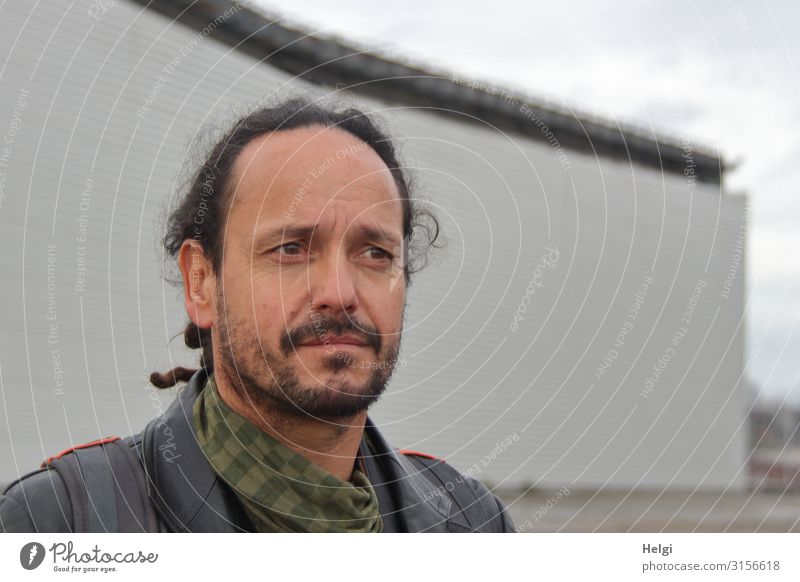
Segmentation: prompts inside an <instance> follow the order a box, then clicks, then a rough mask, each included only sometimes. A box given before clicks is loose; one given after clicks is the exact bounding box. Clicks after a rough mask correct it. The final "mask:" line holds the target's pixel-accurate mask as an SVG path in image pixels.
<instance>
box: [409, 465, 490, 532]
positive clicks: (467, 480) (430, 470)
mask: <svg viewBox="0 0 800 582" xmlns="http://www.w3.org/2000/svg"><path fill="white" fill-rule="evenodd" d="M406 458H408V459H412V460H413V462H414V464H415V465H416V466H417V467H419V469H420V472H421V473H422V475H424V476H425V477H427V478H428V480H430V481H431V482H432V483H433V484H434V485H435V486H436V488H437V490H438V491H440V492H442V493H444V494H446V495H447V496H449V497H450V499H451V500H452V501H453V505H452V507H451V509H450V516H449V518H448V520H447V526H448V529H449V530H450V531H453V532H459V531H471V532H472V531H488V530H489V529H491V528H490V522H491V521H492V520H493V519H494V518H495V517H496V516H495V515H492V514H491V513H490V512H488V511H487V510H486V508H487V505H490V502H491V503H494V496H493V494H492V493H491V492H490V491H489V490H488V489H486V487H485V486H484V485H482V484H481V485H479V486H478V487H473V484H474V483H476V481H475V479H472V478H471V477H468V476H466V475H463V474H461V473H459V472H458V471H457V470H456V469H455V468H453V467H452V466H450V465H448V464H447V463H446V462H445V461H444V460H442V459H436V458H434V457H429V456H420V455H415V454H409V455H406Z"/></svg>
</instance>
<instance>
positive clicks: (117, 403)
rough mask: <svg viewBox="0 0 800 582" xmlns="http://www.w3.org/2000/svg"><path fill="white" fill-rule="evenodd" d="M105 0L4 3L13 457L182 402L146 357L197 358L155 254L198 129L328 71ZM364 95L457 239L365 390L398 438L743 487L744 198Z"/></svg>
mask: <svg viewBox="0 0 800 582" xmlns="http://www.w3.org/2000/svg"><path fill="white" fill-rule="evenodd" d="M90 6H91V3H90V2H86V1H81V2H76V3H74V4H72V5H71V6H70V7H66V6H62V5H60V4H59V3H38V4H36V6H35V8H34V5H33V3H31V2H17V3H6V4H5V5H4V6H3V8H2V10H0V16H1V18H0V47H2V51H1V53H0V54H3V55H5V56H4V61H3V64H2V70H1V71H0V81H1V82H0V110H1V111H3V116H2V118H0V133H2V134H3V136H4V137H3V138H0V139H4V138H9V137H10V142H11V143H7V142H6V143H4V144H0V145H5V146H6V147H7V149H6V150H4V156H3V158H2V161H3V164H4V165H0V171H2V172H4V176H3V180H2V182H0V184H2V191H0V194H2V198H0V233H1V234H0V236H2V241H3V252H2V253H1V254H0V261H1V263H0V265H1V266H2V269H3V274H4V276H3V284H2V285H0V305H3V306H4V307H3V309H2V310H0V382H2V383H1V384H0V388H1V389H2V410H3V413H2V415H0V440H2V442H3V446H2V447H1V448H0V481H9V480H11V479H13V478H15V477H16V476H17V475H18V474H21V473H25V472H27V471H29V470H31V469H33V468H35V467H36V466H37V465H38V463H39V462H40V461H41V460H42V459H43V458H45V457H46V456H49V455H52V454H54V453H56V452H58V451H60V450H61V449H63V448H65V447H67V446H69V445H70V444H71V443H79V442H83V441H87V440H92V439H94V438H97V437H98V436H104V435H108V434H123V435H124V434H128V433H131V432H136V431H138V430H140V429H141V428H142V427H143V426H144V424H145V423H146V421H147V420H148V419H149V418H151V417H152V416H153V415H155V414H157V413H158V412H159V411H160V410H163V409H164V408H165V407H166V406H167V404H168V402H169V400H170V399H171V397H172V396H173V395H174V392H168V393H163V394H160V395H159V394H157V393H156V392H155V391H153V390H152V389H149V388H148V387H147V382H146V380H145V376H146V375H147V374H149V373H150V372H151V371H153V370H166V369H168V368H169V367H171V366H173V365H176V364H178V363H183V364H189V365H192V364H194V362H195V359H196V356H195V354H191V353H189V352H188V351H187V350H186V349H185V348H182V346H181V338H180V337H178V338H177V339H174V340H172V342H171V343H168V342H169V341H170V338H172V337H173V336H175V335H176V334H178V333H179V332H180V330H181V328H182V324H183V322H184V321H185V314H184V310H183V306H182V301H181V300H180V292H179V291H178V290H176V289H175V288H173V287H170V286H168V285H166V284H165V283H163V280H162V268H161V265H160V263H159V256H158V254H157V252H158V248H157V245H158V238H159V236H160V233H159V231H158V228H159V227H160V225H161V223H160V222H159V221H160V220H163V216H164V211H165V205H166V204H167V203H168V201H169V198H170V196H171V195H173V194H174V193H175V192H176V190H177V187H176V182H175V180H176V177H177V174H178V171H179V169H180V168H181V166H182V165H183V164H184V155H185V151H186V146H187V144H188V143H189V142H190V140H191V139H192V138H193V136H195V134H196V132H197V131H198V129H200V128H202V127H204V126H206V125H207V124H208V123H209V122H211V123H215V122H217V123H218V122H220V121H224V120H226V119H228V117H229V114H230V112H231V110H232V109H231V108H234V109H236V110H238V109H241V108H242V107H245V106H247V105H250V104H252V103H254V102H256V101H257V100H259V99H260V98H263V97H264V96H267V95H269V94H271V93H272V92H274V91H278V90H280V89H281V87H282V86H283V85H284V84H285V83H290V86H291V87H292V88H293V90H316V89H314V88H313V87H311V86H309V85H307V84H305V83H301V82H293V81H291V77H290V76H289V75H287V74H285V73H283V72H281V71H279V70H276V69H274V68H272V67H270V66H267V65H264V64H260V63H259V62H257V61H256V60H255V59H253V58H250V57H248V56H245V55H243V54H241V53H237V52H235V51H232V50H230V49H229V48H228V47H227V46H224V45H222V44H219V43H217V42H215V41H213V40H210V39H208V38H200V39H198V38H197V37H196V34H197V33H196V31H193V30H189V29H187V28H186V27H184V26H182V25H180V24H175V23H171V22H170V21H169V20H168V19H166V18H164V17H162V16H161V15H159V14H156V13H154V12H150V11H147V10H143V9H142V8H141V7H140V6H139V5H138V4H133V3H129V2H127V1H125V0H123V1H121V2H119V3H117V4H114V5H112V6H110V8H109V9H108V10H106V11H104V12H102V13H100V14H98V13H96V12H95V13H94V15H95V16H96V17H97V19H99V22H98V21H97V20H96V19H95V18H93V17H92V16H90V14H89V8H90ZM176 58H178V59H179V61H175V59H176ZM170 63H172V64H173V65H175V66H174V70H173V71H172V72H168V73H165V72H164V67H165V66H167V65H169V64H170ZM159 76H161V79H159ZM358 103H359V104H360V105H362V106H364V107H366V108H367V109H370V110H374V111H378V112H382V113H381V114H382V115H383V116H384V118H385V119H386V120H387V121H388V122H389V123H390V125H391V127H392V129H393V131H395V133H396V135H397V137H398V140H399V141H400V147H401V148H402V150H403V152H404V158H405V160H406V161H407V162H408V163H409V164H410V165H412V166H414V168H415V172H416V174H417V175H418V186H419V187H420V188H419V190H418V194H420V195H421V196H423V197H425V198H426V199H427V200H428V201H430V202H431V203H433V204H434V205H435V206H436V207H437V208H438V212H439V215H440V217H441V219H442V223H443V225H444V227H445V236H446V238H447V239H448V247H447V250H446V252H445V253H442V254H440V255H436V256H434V257H433V262H432V264H431V266H430V267H429V269H428V270H426V271H424V272H422V273H420V274H419V275H418V276H417V279H416V280H415V281H414V283H413V286H412V290H411V295H410V298H409V314H408V319H407V328H406V333H405V337H404V344H403V358H404V361H405V362H406V363H407V365H406V366H403V367H402V368H400V369H399V370H398V371H397V372H396V374H395V376H394V379H393V381H392V385H391V387H390V389H389V391H388V392H387V394H386V396H385V397H384V399H383V400H382V401H381V403H380V404H378V405H377V406H376V408H375V409H374V411H373V412H372V416H373V418H374V419H375V420H376V421H378V422H379V423H380V424H382V426H383V427H384V429H385V431H386V432H387V433H388V435H389V436H390V437H391V440H392V441H393V442H394V444H395V445H397V446H399V447H403V448H413V449H420V450H424V451H427V452H430V453H433V454H436V455H440V456H444V457H445V458H447V459H448V460H449V461H451V462H452V463H453V464H455V465H456V466H458V467H459V468H461V469H462V470H465V471H470V472H471V473H472V474H473V475H475V476H478V477H479V478H481V479H484V480H486V481H488V482H490V483H493V484H501V485H504V486H517V485H521V484H530V483H537V484H539V485H540V486H554V485H560V484H570V485H572V486H586V487H597V486H632V485H639V486H647V487H664V486H676V487H677V486H680V487H695V486H701V487H723V486H726V485H729V484H730V485H732V486H733V487H741V486H743V484H744V475H743V473H742V471H741V468H742V463H743V459H744V456H745V451H744V446H745V434H744V414H745V409H744V396H743V391H744V390H743V384H742V382H741V375H742V349H743V348H742V346H743V337H744V335H743V333H744V330H743V324H744V322H743V321H742V313H743V287H742V281H743V267H741V266H740V267H739V268H737V269H734V270H733V271H734V272H735V274H734V278H733V281H732V283H733V284H732V286H731V290H730V294H729V296H728V297H723V293H722V292H723V289H724V288H725V287H724V285H725V281H726V278H727V277H728V276H729V272H730V267H731V265H732V264H733V263H732V261H734V255H735V251H736V246H737V243H738V241H739V237H740V236H741V228H740V225H741V223H742V220H743V218H742V217H743V211H744V207H743V200H742V199H740V198H736V197H730V196H726V195H721V194H720V192H719V189H718V188H714V187H709V186H701V185H699V184H697V185H696V187H694V188H689V187H688V181H687V179H686V178H684V177H683V176H681V175H673V174H669V175H664V174H662V173H660V172H657V171H655V170H652V169H646V168H643V167H641V166H636V165H634V166H631V165H630V164H626V163H622V162H618V161H613V160H610V159H607V158H602V157H600V158H595V157H593V156H590V155H586V154H582V153H577V152H572V151H567V157H566V159H564V158H561V159H559V158H558V157H557V156H556V153H555V152H554V151H553V148H552V147H551V146H549V145H548V144H546V143H544V142H534V141H532V140H528V139H523V138H520V137H517V136H510V135H504V134H502V133H500V132H497V131H495V130H493V129H492V128H490V127H479V126H477V125H475V124H471V123H462V122H459V121H457V120H454V119H452V118H448V119H445V118H443V117H441V116H438V115H436V114H435V113H433V112H431V111H425V110H414V109H407V108H403V107H400V106H398V105H396V104H392V105H387V104H382V103H378V102H375V101H371V100H363V99H359V100H358ZM143 107H147V110H146V111H145V110H144V109H142V108H143ZM565 165H568V166H569V169H566V168H565ZM84 235H85V239H86V240H85V242H84V241H83V240H79V239H80V238H83V237H84ZM546 247H549V248H550V249H552V250H551V251H547V250H546ZM548 253H549V258H548V260H547V261H546V262H545V263H542V262H541V260H542V257H543V256H544V255H547V254H548ZM556 257H557V259H556ZM81 261H84V262H83V263H81ZM81 264H82V265H84V266H85V267H86V270H85V271H79V268H80V265H81ZM537 264H540V267H539V269H538V270H537ZM742 264H743V262H742ZM541 265H544V266H543V267H542V266H541ZM649 277H652V279H653V284H651V285H650V286H649V289H648V290H647V293H646V297H645V298H644V300H643V301H641V302H640V303H641V305H640V307H638V308H637V309H638V310H637V312H636V319H635V320H632V319H631V318H629V317H628V315H629V314H630V313H631V310H632V309H633V308H634V307H635V305H636V304H637V301H636V294H637V291H638V290H640V288H641V286H642V283H643V282H646V281H648V280H649V279H648V278H649ZM81 278H83V279H84V280H85V282H84V283H83V285H82V288H77V287H79V286H80V285H79V284H80V283H81ZM531 280H534V281H535V284H534V285H531V286H529V282H530V281H531ZM699 281H703V282H705V287H703V288H702V293H701V294H700V295H699V297H698V298H697V299H696V302H697V305H696V307H695V308H694V311H693V314H692V318H691V322H690V324H689V325H688V326H685V327H686V330H687V331H686V333H685V335H684V336H683V337H681V338H680V339H679V341H678V342H677V343H678V345H677V346H675V347H674V355H672V354H671V355H670V361H669V362H668V363H667V365H666V366H664V369H663V370H662V371H661V373H660V376H659V380H658V383H657V384H656V385H655V387H654V388H653V390H652V391H651V392H650V393H647V392H646V391H645V393H646V394H647V397H645V396H643V395H642V391H643V390H644V388H645V384H644V382H645V380H646V378H647V377H648V376H650V375H651V374H652V373H653V370H654V366H655V365H656V364H657V361H658V360H659V358H661V357H662V356H663V355H664V354H665V352H666V350H668V349H669V348H670V346H671V345H672V344H671V343H670V342H671V338H672V337H673V335H674V334H675V333H676V330H677V329H678V328H679V326H682V324H681V319H682V317H683V316H684V313H685V312H686V309H687V307H688V306H689V305H690V300H691V299H692V296H693V289H695V287H696V285H697V284H698V282H699ZM76 286H77V287H76ZM526 289H534V290H535V291H534V292H532V293H528V297H529V299H530V301H529V300H528V299H526V300H525V303H524V309H525V313H522V314H521V315H522V319H521V320H519V319H518V321H517V329H516V330H512V329H511V324H512V322H513V320H514V314H515V312H517V310H518V308H519V306H520V305H521V304H522V301H523V297H525V295H526ZM626 321H631V322H633V325H632V326H629V328H626V330H627V331H628V332H629V333H627V335H625V338H624V342H623V343H622V345H621V346H619V347H616V348H615V344H614V342H615V338H616V337H617V335H618V333H619V332H620V330H621V329H622V328H623V327H624V324H625V322H626ZM618 343H619V342H618ZM611 349H616V350H617V351H616V352H615V354H616V355H615V357H614V358H613V361H612V363H611V365H610V366H609V367H607V369H606V370H605V372H604V374H603V375H602V376H600V377H599V378H598V377H597V375H596V372H597V369H598V367H600V366H601V364H602V361H603V358H604V357H606V356H608V353H609V350H611ZM59 374H60V375H61V377H60V378H57V375H59ZM58 382H62V383H63V386H61V385H59V384H58ZM504 443H505V444H504ZM506 444H507V445H508V446H506ZM498 445H499V446H498Z"/></svg>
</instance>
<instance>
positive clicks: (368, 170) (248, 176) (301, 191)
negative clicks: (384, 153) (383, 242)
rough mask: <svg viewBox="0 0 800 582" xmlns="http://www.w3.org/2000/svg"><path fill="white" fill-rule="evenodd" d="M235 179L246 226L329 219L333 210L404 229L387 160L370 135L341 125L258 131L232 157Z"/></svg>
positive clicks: (234, 215) (236, 214)
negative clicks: (356, 133)
mask: <svg viewBox="0 0 800 582" xmlns="http://www.w3.org/2000/svg"><path fill="white" fill-rule="evenodd" d="M232 185H233V186H234V192H233V195H234V196H233V207H232V209H231V217H230V218H231V220H232V221H235V222H237V223H238V224H239V226H242V227H247V226H248V225H249V226H252V227H254V226H255V225H256V224H258V223H263V222H265V221H270V222H271V221H276V220H280V221H281V222H286V221H287V220H289V221H301V220H302V221H309V220H310V221H313V222H315V223H316V222H318V223H319V227H324V224H323V223H324V222H325V218H326V217H328V216H334V215H335V216H336V217H337V220H339V219H342V218H344V219H345V220H349V221H357V220H360V219H362V218H363V219H365V220H368V221H370V222H373V223H374V222H375V221H379V222H382V223H384V226H386V227H388V228H392V229H397V230H400V231H401V230H402V206H401V202H400V194H399V190H398V188H397V184H396V183H395V181H394V177H393V176H392V174H391V172H390V171H389V168H388V167H387V166H386V164H385V163H384V162H383V160H382V159H381V158H380V156H379V155H378V154H377V153H376V152H375V151H374V150H373V149H372V148H371V147H369V146H368V145H367V144H366V143H364V142H363V141H361V140H360V139H358V138H357V137H355V136H353V135H352V134H350V133H348V132H346V131H343V130H340V129H337V128H328V127H323V126H310V127H304V128H297V129H291V130H284V131H278V132H273V133H270V134H267V135H264V136H259V137H258V138H255V139H253V140H252V141H251V142H250V143H249V144H248V145H247V146H246V147H245V148H244V149H243V150H242V152H241V153H240V154H239V156H238V158H237V160H236V163H235V164H234V171H233V175H232Z"/></svg>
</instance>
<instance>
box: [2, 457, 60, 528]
mask: <svg viewBox="0 0 800 582" xmlns="http://www.w3.org/2000/svg"><path fill="white" fill-rule="evenodd" d="M71 515H72V505H71V503H70V501H69V495H68V493H67V488H66V487H65V485H64V481H63V480H62V479H61V477H60V476H59V475H58V473H57V472H56V471H53V470H50V469H39V470H37V471H33V472H31V473H28V474H27V475H24V476H23V477H22V478H20V479H18V480H17V481H15V482H13V483H12V484H11V485H9V486H8V487H7V488H6V490H5V491H4V492H3V495H0V528H2V530H3V531H4V532H6V533H12V532H20V533H22V532H28V533H45V532H46V533H68V532H71V531H72V519H71Z"/></svg>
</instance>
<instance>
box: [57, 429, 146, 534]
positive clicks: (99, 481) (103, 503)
mask: <svg viewBox="0 0 800 582" xmlns="http://www.w3.org/2000/svg"><path fill="white" fill-rule="evenodd" d="M45 464H46V465H47V466H49V467H51V468H52V469H54V470H56V471H57V472H58V474H59V475H60V476H61V479H62V480H63V481H64V485H65V486H66V488H67V491H68V494H69V499H70V503H71V504H72V518H73V531H74V532H76V533H77V532H98V533H99V532H155V531H158V523H157V521H158V520H157V518H156V515H155V509H154V507H153V504H152V502H151V501H150V496H149V495H148V488H147V482H146V479H145V473H144V468H143V467H142V463H141V460H140V459H139V457H138V455H137V454H136V453H135V452H134V451H133V450H132V449H131V447H130V446H129V445H128V444H125V443H123V442H121V441H120V440H119V439H116V440H113V441H110V440H109V439H103V441H101V442H99V443H98V444H94V445H93V446H88V447H76V448H75V449H71V450H69V451H65V453H62V454H61V455H59V456H58V457H54V458H51V459H48V460H47V461H46V462H45Z"/></svg>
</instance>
